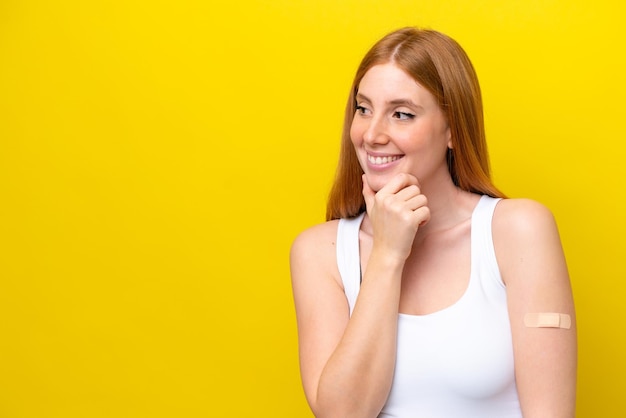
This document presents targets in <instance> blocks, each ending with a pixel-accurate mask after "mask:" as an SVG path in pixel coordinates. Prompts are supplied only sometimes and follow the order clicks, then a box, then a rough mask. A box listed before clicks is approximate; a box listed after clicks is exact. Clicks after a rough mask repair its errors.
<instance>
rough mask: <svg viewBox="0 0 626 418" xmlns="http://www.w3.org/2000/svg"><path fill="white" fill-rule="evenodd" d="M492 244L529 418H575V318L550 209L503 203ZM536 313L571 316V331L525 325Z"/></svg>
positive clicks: (519, 202)
mask: <svg viewBox="0 0 626 418" xmlns="http://www.w3.org/2000/svg"><path fill="white" fill-rule="evenodd" d="M493 228H494V229H493V236H494V245H495V248H496V256H497V259H498V264H499V266H500V271H501V273H502V278H503V280H504V282H505V284H506V288H507V300H508V306H509V316H510V321H511V330H512V336H513V349H514V354H515V375H516V383H517V388H518V392H519V397H520V403H521V406H522V412H523V414H524V417H525V418H533V417H568V418H573V417H574V414H575V413H574V410H575V403H576V361H577V342H576V320H575V312H574V302H573V297H572V290H571V286H570V281H569V275H568V271H567V266H566V263H565V256H564V254H563V249H562V246H561V242H560V238H559V233H558V230H557V227H556V223H555V221H554V218H553V216H552V214H551V213H550V211H549V210H548V209H546V208H545V207H544V206H542V205H540V204H538V203H536V202H533V201H530V200H517V199H512V200H503V201H501V202H500V203H499V204H498V206H497V208H496V213H495V215H494V221H493ZM533 313H559V314H566V315H569V316H570V318H571V328H569V329H565V328H558V327H535V326H526V325H525V323H524V317H525V316H526V315H527V314H533Z"/></svg>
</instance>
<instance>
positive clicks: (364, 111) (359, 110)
mask: <svg viewBox="0 0 626 418" xmlns="http://www.w3.org/2000/svg"><path fill="white" fill-rule="evenodd" d="M356 112H357V113H358V114H360V115H366V114H367V113H368V109H367V108H365V107H364V106H359V105H357V107H356Z"/></svg>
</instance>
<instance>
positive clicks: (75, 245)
mask: <svg viewBox="0 0 626 418" xmlns="http://www.w3.org/2000/svg"><path fill="white" fill-rule="evenodd" d="M622 4H623V3H621V2H618V1H610V0H595V1H588V0H586V1H581V0H525V1H509V2H504V1H496V0H491V1H462V0H459V1H453V0H444V1H441V0H429V1H419V0H397V1H394V2H389V1H385V0H380V1H374V0H359V1H357V0H350V1H343V2H341V1H337V0H315V1H313V0H311V1H293V0H282V1H281V0H269V1H268V0H240V1H230V2H224V1H219V2H218V1H200V0H179V1H171V2H169V1H145V0H142V1H125V0H112V1H103V0H98V1H91V0H90V1H72V0H58V1H54V2H52V1H50V2H47V1H35V0H23V1H19V0H3V1H2V2H1V3H0V416H1V417H7V418H22V417H29V418H31V417H32V418H35V417H64V418H72V417H206V416H230V417H309V416H311V415H310V413H309V412H308V408H307V406H306V403H305V400H304V396H303V394H302V390H301V387H300V381H299V374H298V366H297V341H296V329H295V318H294V310H293V306H292V301H291V288H290V283H289V270H288V251H289V246H290V243H291V241H292V240H293V238H294V237H295V235H296V234H297V233H298V232H299V231H301V230H302V229H304V228H305V227H307V226H309V225H312V224H314V223H318V222H321V221H322V220H323V213H324V204H325V198H326V195H327V192H328V188H329V185H330V181H331V178H332V175H333V171H334V166H335V162H336V157H337V151H338V138H339V133H340V129H341V122H342V120H341V119H342V114H343V107H344V104H345V98H346V96H347V93H348V86H349V83H350V81H351V78H352V75H353V72H354V70H355V68H356V65H357V64H358V61H359V59H360V58H361V56H362V55H363V54H364V53H365V51H366V50H367V49H368V48H369V47H370V46H371V45H372V43H373V42H374V41H375V40H377V39H378V38H380V37H381V36H382V35H383V34H385V33H387V32H388V31H390V30H392V29H395V28H397V27H400V26H406V25H417V26H422V27H431V28H434V29H438V30H441V31H443V32H446V33H448V34H449V35H451V36H453V37H454V38H456V39H457V40H458V41H459V42H460V43H461V44H462V45H463V46H464V47H465V49H466V50H467V52H468V54H469V55H470V57H471V58H472V60H473V62H474V64H475V66H476V69H477V72H478V74H479V78H480V80H481V83H482V88H483V93H484V101H485V112H486V123H487V135H488V141H489V145H490V150H491V157H492V165H493V171H494V178H495V180H496V183H497V184H498V185H499V186H500V187H501V188H502V189H503V190H504V191H505V192H506V193H507V194H509V195H510V196H513V197H522V196H523V197H530V198H534V199H536V200H539V201H541V202H543V203H544V204H546V205H547V206H549V207H550V208H551V209H552V210H553V212H554V213H555V215H556V217H557V220H558V222H559V225H560V228H561V233H562V239H563V245H564V247H565V250H566V254H567V258H568V261H569V266H570V273H571V277H572V282H573V286H574V292H575V299H576V303H577V311H578V324H579V336H580V356H579V357H580V358H579V360H580V361H579V362H580V366H579V397H578V416H579V417H613V416H617V415H619V414H620V413H621V412H622V411H623V392H624V389H625V385H624V384H623V383H622V382H623V376H624V375H626V360H625V358H626V357H625V356H624V353H625V352H626V335H625V333H624V328H625V326H624V323H626V314H625V313H624V308H623V304H624V298H625V296H626V291H625V290H626V284H625V280H624V279H626V274H625V273H626V269H625V267H624V266H625V263H624V258H625V255H624V250H625V244H624V241H625V237H626V227H625V224H624V214H625V213H626V200H625V197H624V187H623V182H624V179H625V178H626V168H625V165H626V164H625V162H624V157H625V154H626V152H625V148H626V146H625V145H624V144H625V139H626V135H625V130H626V129H625V125H624V108H625V106H624V97H626V83H625V81H624V71H626V70H625V68H624V61H623V60H624V58H623V52H624V41H625V40H626V39H625V36H624V35H623V23H624V17H625V16H624V15H625V14H624V6H622Z"/></svg>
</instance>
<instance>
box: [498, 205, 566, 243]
mask: <svg viewBox="0 0 626 418" xmlns="http://www.w3.org/2000/svg"><path fill="white" fill-rule="evenodd" d="M555 226H556V224H555V220H554V216H553V215H552V212H551V211H550V209H548V208H547V207H546V206H544V205H543V204H541V203H539V202H537V201H535V200H531V199H502V200H501V201H500V202H498V205H497V206H496V210H495V212H494V216H493V228H494V233H498V232H500V233H503V234H507V235H510V234H513V235H515V236H518V235H519V236H533V235H535V234H537V233H540V232H547V231H546V230H548V231H549V230H551V229H553V228H555Z"/></svg>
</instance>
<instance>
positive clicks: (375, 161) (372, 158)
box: [367, 154, 402, 165]
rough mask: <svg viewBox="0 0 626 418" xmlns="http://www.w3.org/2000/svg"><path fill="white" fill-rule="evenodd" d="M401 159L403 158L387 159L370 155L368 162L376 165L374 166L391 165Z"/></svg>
mask: <svg viewBox="0 0 626 418" xmlns="http://www.w3.org/2000/svg"><path fill="white" fill-rule="evenodd" d="M400 158H402V156H401V155H389V156H385V157H375V156H373V155H369V154H368V155H367V161H369V162H370V163H371V164H374V165H383V164H389V163H392V162H394V161H396V160H399V159H400Z"/></svg>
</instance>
